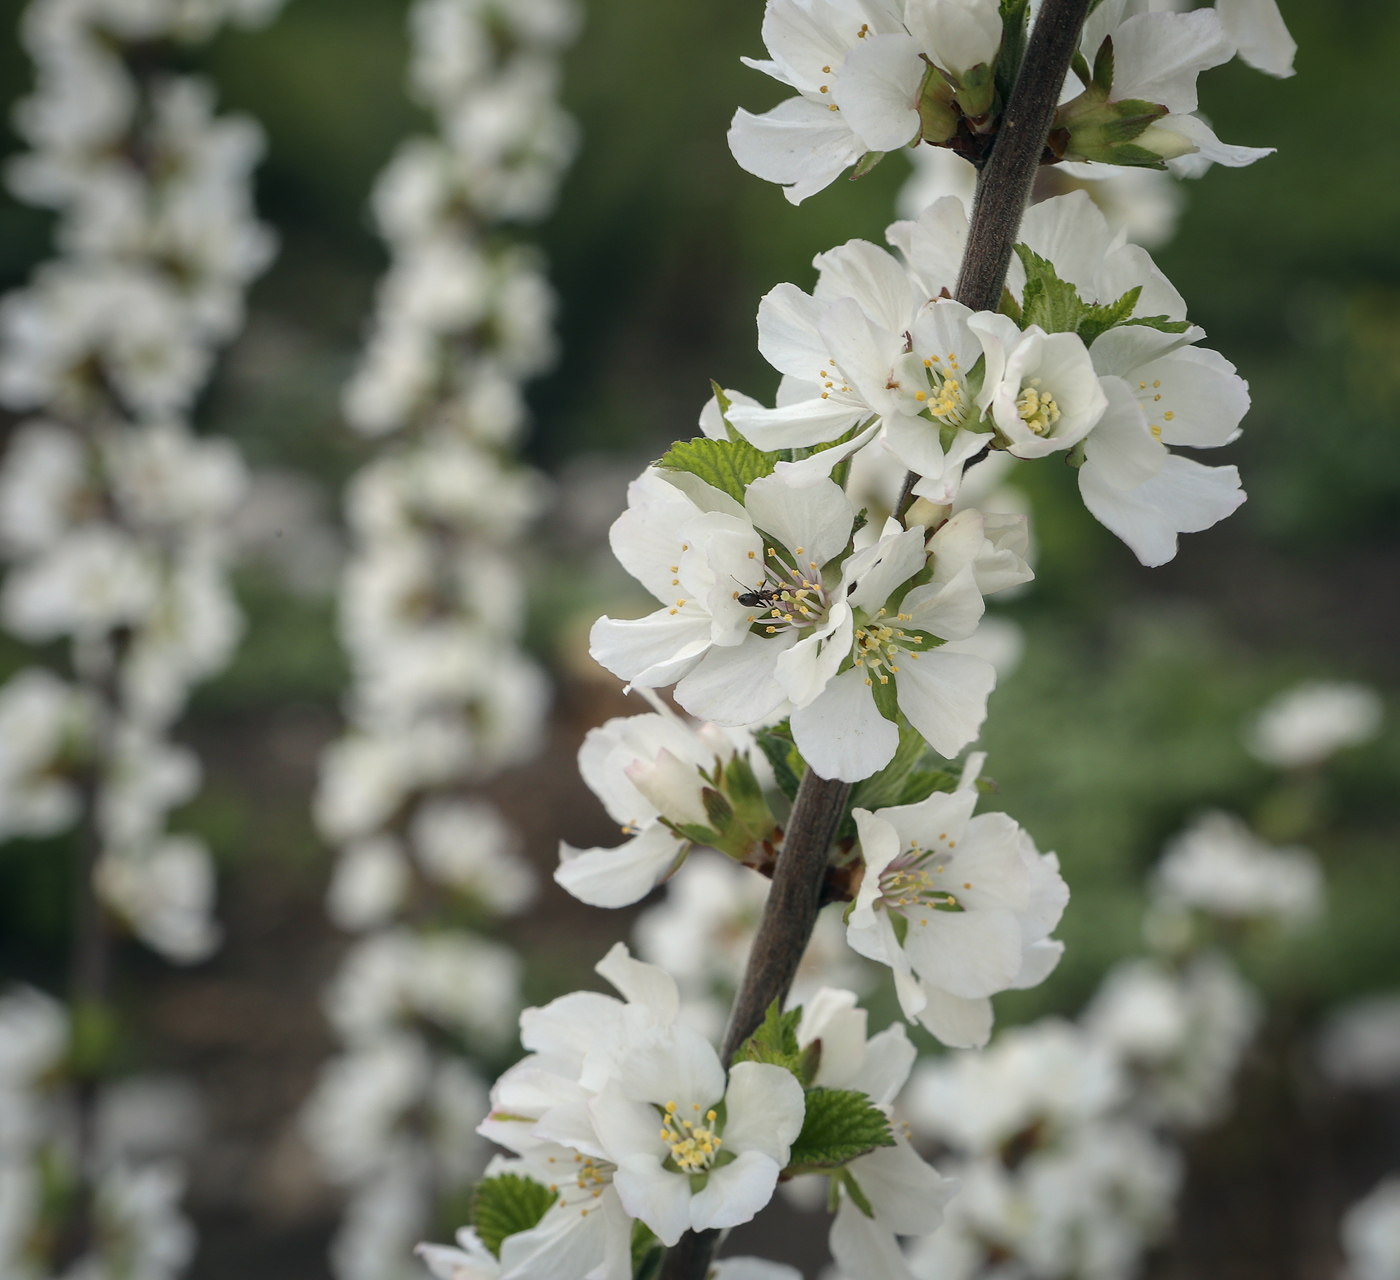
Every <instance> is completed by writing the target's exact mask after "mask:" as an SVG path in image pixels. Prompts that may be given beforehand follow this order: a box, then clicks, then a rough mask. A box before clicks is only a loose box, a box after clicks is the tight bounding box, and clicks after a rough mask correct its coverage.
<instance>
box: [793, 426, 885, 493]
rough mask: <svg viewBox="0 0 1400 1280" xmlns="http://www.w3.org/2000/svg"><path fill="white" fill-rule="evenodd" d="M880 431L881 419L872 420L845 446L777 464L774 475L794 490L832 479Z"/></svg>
mask: <svg viewBox="0 0 1400 1280" xmlns="http://www.w3.org/2000/svg"><path fill="white" fill-rule="evenodd" d="M879 430H880V419H879V418H872V419H871V420H870V425H869V426H867V427H866V428H865V430H864V431H861V432H860V433H859V434H857V435H854V436H852V437H851V438H850V439H849V440H847V441H846V443H845V444H835V445H832V446H831V448H829V449H822V450H821V451H820V452H818V453H813V454H810V455H809V456H808V457H805V458H799V459H798V460H797V461H796V462H779V463H776V464H775V465H774V468H773V474H774V475H777V476H781V477H782V479H783V481H784V482H785V483H787V484H788V485H790V486H791V487H792V488H794V489H805V488H807V486H809V485H814V484H817V483H819V482H820V481H822V480H827V479H830V477H831V471H832V468H833V467H835V466H836V464H837V463H839V462H845V460H846V459H847V458H849V457H851V455H852V454H855V453H857V452H859V451H860V450H861V449H863V448H864V447H865V446H866V445H867V444H869V443H870V441H871V440H872V439H874V437H875V433H876V432H877V431H879Z"/></svg>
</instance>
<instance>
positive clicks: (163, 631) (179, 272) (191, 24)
mask: <svg viewBox="0 0 1400 1280" xmlns="http://www.w3.org/2000/svg"><path fill="white" fill-rule="evenodd" d="M277 7H278V6H277V5H276V4H271V3H257V4H250V3H243V4H236V3H228V4H198V5H192V4H187V3H178V2H176V0H169V2H168V3H133V2H132V0H36V2H35V3H33V4H31V5H30V7H29V8H28V10H27V11H26V12H25V14H24V18H23V22H22V34H23V38H24V41H25V44H26V45H27V47H28V49H29V51H30V53H31V54H32V55H33V58H34V61H35V69H36V75H37V83H36V86H35V89H34V92H33V93H32V95H31V96H30V97H29V98H27V99H25V101H23V102H22V103H21V104H20V105H19V108H18V110H17V113H16V124H17V127H18V129H19V131H20V134H21V135H22V136H23V138H24V139H25V140H26V141H27V142H28V143H29V145H30V147H31V150H30V151H29V152H27V153H25V154H23V155H20V156H19V157H17V158H16V159H14V160H13V161H12V162H11V164H10V166H9V168H8V170H7V173H6V177H7V180H8V182H9V185H10V188H11V190H12V191H14V193H15V194H16V195H17V196H19V197H20V198H21V199H23V200H26V201H28V202H29V203H31V204H38V205H42V206H45V207H49V208H52V209H55V210H56V211H57V212H58V214H59V220H58V224H57V232H56V235H57V241H58V246H59V248H60V250H61V256H60V257H58V258H56V259H54V260H53V261H51V262H49V263H47V264H45V265H44V266H42V267H40V268H39V269H38V271H36V272H35V274H34V277H33V279H32V281H31V282H30V284H29V285H28V286H26V287H25V288H23V289H20V290H18V291H16V292H14V293H12V294H10V295H9V296H8V297H6V298H5V299H4V300H3V302H0V402H3V403H4V405H5V406H6V407H7V408H10V409H12V410H14V411H16V412H18V413H21V414H32V415H34V416H32V417H30V418H28V419H27V420H26V421H24V422H22V423H21V425H20V426H19V427H18V428H17V429H16V431H15V432H14V434H13V436H12V437H11V439H10V442H9V447H8V448H7V450H6V452H5V456H4V459H3V462H0V555H3V557H4V558H5V560H6V561H8V563H9V566H10V567H9V571H8V573H7V574H6V577H5V583H4V589H3V592H0V622H3V625H4V626H5V628H6V629H7V630H8V631H9V632H10V633H11V634H13V635H15V636H16V637H18V638H19V639H21V640H23V641H26V642H29V643H33V644H44V643H47V642H50V641H53V640H58V639H63V638H66V639H69V640H70V641H71V643H72V647H73V670H74V674H75V676H76V683H75V684H74V685H72V686H69V685H68V684H66V683H64V682H61V681H59V680H58V679H57V678H56V677H53V676H50V675H49V674H48V673H46V672H44V671H40V670H37V669H32V670H27V671H24V672H21V673H20V674H19V675H18V676H16V677H15V678H14V679H13V680H11V682H10V683H9V684H8V685H6V686H5V688H4V689H3V690H0V717H4V718H5V719H6V720H7V721H10V720H12V721H14V727H15V728H16V730H17V732H16V733H15V734H7V735H6V738H7V741H6V747H5V748H4V751H5V755H6V759H5V763H4V765H3V766H0V775H3V776H0V832H3V833H4V834H7V835H17V834H25V835H46V834H51V833H54V832H56V831H59V830H62V829H63V828H65V827H67V826H69V825H71V824H72V822H73V821H74V820H75V819H76V818H77V816H78V814H79V811H80V809H81V807H82V803H81V799H80V796H79V793H78V791H77V790H76V789H75V787H74V785H73V782H72V780H73V779H74V778H75V777H77V776H79V775H83V776H85V777H87V778H88V779H89V780H90V781H89V784H88V790H89V792H90V793H91V795H92V796H93V797H94V799H93V803H94V804H95V806H96V810H97V822H98V827H99V830H100V837H99V838H100V840H101V844H102V853H101V863H100V865H99V868H98V880H99V883H100V886H101V889H102V893H103V895H104V897H105V899H106V901H107V903H108V905H109V906H110V907H111V909H113V910H114V911H115V912H116V913H117V914H118V915H120V916H122V917H123V918H125V919H126V920H127V922H128V923H129V924H130V926H131V927H132V929H133V930H134V931H135V932H136V933H137V934H138V935H139V936H140V937H141V938H142V939H143V940H144V941H146V942H147V943H149V944H150V945H152V946H154V947H156V948H157V949H158V950H160V951H162V952H163V953H164V954H166V955H167V956H169V957H170V958H172V959H175V960H177V961H191V960H197V959H200V958H202V957H203V956H205V955H207V954H208V953H209V951H211V950H212V949H213V947H214V946H215V945H216V944H217V942H218V930H217V927H216V926H215V924H214V923H213V921H212V920H211V918H210V910H211V908H212V905H213V868H212V865H211V863H210V861H209V856H208V853H207V851H206V850H205V849H204V848H203V846H202V845H201V844H200V843H199V842H198V841H197V840H195V839H194V838H193V837H190V836H170V835H167V834H165V831H164V828H165V817H166V814H167V813H168V812H169V810H170V809H171V808H173V807H174V806H176V805H178V804H180V803H182V802H183V801H185V800H187V799H189V798H190V796H191V795H192V794H193V793H194V791H195V790H196V789H197V787H198V782H199V769H198V764H197V762H196V761H195V759H194V758H193V757H192V756H191V755H190V754H189V753H188V752H187V751H185V750H184V749H182V748H178V747H176V746H174V745H172V744H171V743H169V742H167V741H165V734H166V732H167V730H168V729H169V726H170V724H171V723H172V721H173V720H174V719H175V718H176V717H177V716H178V715H179V713H180V712H181V710H182V709H183V706H184V703H185V700H186V697H187V695H188V691H189V689H190V687H191V686H192V685H193V684H194V683H196V682H197V681H199V680H201V679H204V678H206V677H207V676H209V675H211V674H212V673H214V672H216V671H218V670H219V669H220V668H221V667H222V666H223V665H224V664H225V663H226V662H227V660H228V658H229V655H230V653H231V652H232V649H233V646H234V644H235V643H236V641H237V639H238V636H239V631H240V626H241V623H240V619H239V614H238V609H237V606H236V604H235V602H234V600H233V597H232V594H231V591H230V588H229V585H228V582H227V578H226V573H227V564H228V559H229V547H228V523H229V519H230V517H231V515H232V513H233V511H234V509H235V508H236V506H237V505H238V503H239V501H240V500H241V498H242V495H243V489H244V484H245V474H244V469H243V465H242V461H241V459H240V457H239V455H238V453H237V451H236V450H235V448H234V447H233V446H232V445H231V444H230V443H229V442H228V441H226V440H218V439H208V438H201V437H198V436H196V435H194V434H193V433H192V432H191V430H190V428H189V425H188V416H189V413H190V410H191V408H192V406H193V403H194V400H195V398H196V396H197V395H198V393H199V390H200V388H201V387H202V385H203V384H204V382H205V380H206V379H207V377H208V373H209V370H210V367H211V364H212V361H213V358H214V354H215V352H216V350H217V348H218V347H219V346H220V344H222V343H224V342H227V341H228V340H229V339H230V338H231V337H233V336H234V335H235V334H236V333H237V331H238V329H239V327H240V325H241V324H242V318H243V293H244V290H245V288H246V286H247V284H248V282H249V281H250V280H251V279H252V277H253V276H255V275H256V274H257V273H258V272H259V271H261V270H262V268H263V267H265V266H266V265H267V263H268V261H269V259H270V258H271V255H272V250H273V239H272V236H271V234H270V233H269V232H268V230H267V229H266V228H265V227H263V226H261V225H259V224H258V223H257V221H256V220H255V218H254V216H253V210H252V205H251V185H250V184H251V173H252V168H253V165H254V164H255V163H256V161H257V160H258V158H259V155H260V153H261V150H262V135H261V133H260V131H259V130H258V127H257V126H256V125H255V124H254V123H253V122H252V121H251V120H248V119H246V118H243V117H237V116H224V117H219V116H217V115H216V114H215V107H214V92H213V88H212V86H211V85H210V84H209V83H208V82H207V81H205V80H203V79H200V78H197V77H191V76H184V75H177V74H174V73H173V72H169V71H163V70H160V69H159V65H160V61H161V60H160V58H159V57H155V58H148V57H144V56H143V57H142V58H141V59H133V58H131V57H129V56H128V55H129V54H130V53H131V51H132V50H133V49H136V48H138V47H140V48H143V49H150V48H158V47H159V46H160V45H161V44H162V42H164V43H165V44H167V45H173V44H176V43H179V42H186V41H190V40H198V39H203V38H206V37H207V36H209V35H210V34H212V33H213V31H214V30H215V29H216V28H217V27H218V26H219V25H220V24H221V23H223V22H225V21H230V20H232V21H239V22H245V23H246V22H250V21H254V20H259V21H260V20H263V19H265V18H267V17H270V16H271V14H272V12H273V11H274V10H275V9H276V8H277Z"/></svg>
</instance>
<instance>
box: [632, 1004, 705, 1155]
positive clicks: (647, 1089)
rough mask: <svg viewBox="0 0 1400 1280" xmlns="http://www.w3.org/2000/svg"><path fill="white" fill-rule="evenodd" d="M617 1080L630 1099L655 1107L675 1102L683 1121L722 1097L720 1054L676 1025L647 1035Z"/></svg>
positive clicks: (697, 1035) (703, 1038)
mask: <svg viewBox="0 0 1400 1280" xmlns="http://www.w3.org/2000/svg"><path fill="white" fill-rule="evenodd" d="M618 1079H619V1081H620V1082H621V1084H622V1087H623V1089H624V1090H625V1091H626V1094H627V1096H628V1097H629V1098H639V1099H641V1100H643V1101H645V1102H652V1103H655V1104H656V1105H657V1106H664V1105H665V1104H666V1103H667V1102H674V1103H675V1104H676V1106H677V1108H678V1109H679V1112H680V1114H681V1116H682V1118H688V1117H689V1115H690V1112H691V1111H692V1110H693V1109H694V1107H695V1106H699V1107H700V1109H701V1110H702V1111H703V1110H706V1109H707V1108H709V1107H711V1106H713V1105H714V1104H715V1103H716V1102H718V1101H719V1100H720V1098H722V1097H723V1096H724V1070H723V1068H722V1067H721V1066H720V1065H719V1055H718V1054H716V1053H715V1051H714V1047H713V1046H712V1045H711V1044H710V1042H709V1041H708V1040H706V1039H705V1037H704V1036H702V1035H701V1034H700V1033H699V1032H698V1031H695V1030H693V1029H692V1028H690V1027H687V1026H684V1025H679V1024H678V1025H673V1026H666V1027H658V1028H656V1029H655V1030H653V1031H651V1032H648V1033H647V1035H646V1036H644V1037H643V1038H642V1040H641V1041H640V1042H639V1043H638V1044H636V1045H634V1046H633V1047H632V1049H631V1051H630V1052H629V1053H628V1055H627V1058H626V1060H625V1061H624V1062H623V1063H622V1067H621V1071H620V1074H619V1076H618ZM655 1128H656V1126H653V1129H655Z"/></svg>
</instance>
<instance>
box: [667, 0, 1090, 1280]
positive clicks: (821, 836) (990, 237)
mask: <svg viewBox="0 0 1400 1280" xmlns="http://www.w3.org/2000/svg"><path fill="white" fill-rule="evenodd" d="M1089 4H1090V0H1046V2H1045V4H1044V5H1043V6H1042V8H1041V11H1040V16H1039V17H1038V19H1037V21H1036V24H1035V28H1034V30H1033V31H1032V32H1031V35H1030V39H1029V41H1028V42H1027V46H1026V55H1025V58H1024V60H1023V61H1022V63H1021V67H1020V69H1019V71H1018V73H1017V76H1016V84H1015V87H1014V88H1013V90H1012V92H1011V100H1010V103H1009V104H1008V106H1007V110H1006V114H1005V117H1004V119H1003V121H1002V124H1001V128H1000V129H999V130H998V132H997V138H996V144H995V146H994V147H993V148H992V152H991V156H990V157H989V159H988V161H987V163H986V166H985V167H984V168H983V170H982V173H981V175H980V177H979V180H978V184H977V200H976V204H975V205H974V208H973V213H972V223H971V228H970V230H969V234H968V240H967V249H966V252H965V254H964V256H963V262H962V270H961V274H960V275H959V278H958V288H957V299H958V301H959V302H961V303H963V304H964V305H966V306H968V307H971V308H973V309H975V310H984V311H995V310H996V309H997V308H998V306H999V305H1000V302H1001V293H1002V289H1003V287H1004V285H1005V283H1006V273H1007V269H1008V268H1009V266H1010V264H1011V255H1012V251H1013V250H1012V247H1013V245H1014V244H1015V243H1016V235H1017V232H1018V230H1019V228H1020V225H1021V217H1022V215H1023V213H1024V212H1025V209H1026V204H1027V201H1028V200H1029V198H1030V193H1031V186H1032V184H1033V183H1034V181H1035V175H1036V171H1037V169H1038V168H1039V167H1040V163H1041V158H1042V156H1043V155H1044V152H1045V140H1046V138H1047V136H1048V135H1049V132H1050V124H1051V121H1052V119H1053V117H1054V114H1055V105H1056V101H1057V99H1058V97H1059V94H1060V89H1061V87H1062V86H1063V85H1064V81H1065V76H1066V74H1067V73H1068V71H1069V65H1070V60H1071V58H1072V57H1073V55H1074V51H1075V46H1076V43H1077V41H1078V39H1079V33H1080V31H1081V30H1082V28H1083V26H1084V20H1085V18H1086V16H1087V15H1088V11H1089ZM916 482H917V477H916V476H915V475H914V474H913V473H912V472H911V473H910V474H909V475H908V476H907V477H906V479H905V483H904V491H903V493H902V494H901V496H900V502H899V507H898V509H899V510H900V511H901V512H902V511H903V510H905V509H906V508H907V506H908V505H909V500H910V497H911V496H912V491H913V487H914V485H915V483H916ZM849 793H850V785H849V784H848V783H844V782H840V781H833V780H829V779H826V778H821V777H818V776H817V774H816V773H815V771H814V770H812V769H808V771H807V773H806V774H805V775H804V777H803V779H802V785H801V788H800V789H799V791H798V793H797V798H796V800H795V801H794V803H793V810H792V815H791V818H790V820H789V822H788V829H787V838H786V840H785V841H784V844H783V848H782V850H781V852H780V853H779V855H778V862H777V866H776V867H775V868H774V872H773V887H772V889H771V890H770V891H769V895H768V900H767V904H766V906H765V908H764V913H763V920H762V922H761V924H760V925H759V930H758V936H757V937H756V938H755V940H754V945H753V950H752V951H751V952H750V955H749V962H748V966H747V968H746V970H745V973H744V980H743V983H742V985H741V986H740V989H739V994H738V996H737V997H736V999H735V1002H734V1008H733V1010H732V1011H731V1013H730V1020H729V1028H728V1030H727V1032H726V1034H725V1038H724V1046H723V1049H722V1050H721V1059H722V1060H723V1061H724V1062H725V1063H726V1064H728V1062H729V1060H730V1058H731V1057H732V1056H733V1054H734V1052H735V1050H736V1049H737V1048H738V1047H739V1045H740V1044H742V1043H743V1042H744V1040H745V1039H747V1037H748V1036H749V1035H751V1034H752V1033H753V1031H754V1029H755V1028H756V1027H757V1026H758V1025H759V1023H760V1022H761V1021H762V1020H763V1015H764V1011H765V1010H766V1009H767V1008H768V1006H769V1005H770V1004H771V1003H772V1002H773V1001H774V1000H779V1001H781V1000H782V998H783V997H784V996H785V995H786V993H787V990H788V987H789V986H790V985H791V982H792V978H793V975H794V974H795V973H796V971H797V967H798V965H799V964H800V963H801V960H802V956H803V953H804V952H805V951H806V949H807V944H808V942H809V941H810V939H811V936H812V929H813V927H814V926H815V924H816V919H817V911H818V908H819V906H820V897H821V888H822V883H823V880H824V878H825V876H826V865H827V851H828V849H829V848H830V846H831V840H832V837H833V836H834V835H835V833H836V829H837V826H838V824H839V823H840V821H841V814H842V811H843V809H844V808H845V804H846V799H847V796H848V795H849ZM718 1240H719V1233H718V1232H717V1231H707V1232H702V1233H694V1232H688V1233H687V1234H686V1235H685V1236H683V1237H682V1238H681V1240H680V1242H679V1243H678V1244H677V1245H676V1246H675V1247H674V1248H672V1249H671V1250H670V1251H669V1252H668V1254H667V1257H666V1262H665V1265H664V1267H663V1270H662V1280H702V1277H703V1276H704V1275H705V1274H706V1272H707V1270H708V1269H709V1266H710V1262H711V1259H712V1257H713V1254H714V1249H715V1246H716V1245H717V1243H718Z"/></svg>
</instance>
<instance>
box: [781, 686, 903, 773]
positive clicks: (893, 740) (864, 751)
mask: <svg viewBox="0 0 1400 1280" xmlns="http://www.w3.org/2000/svg"><path fill="white" fill-rule="evenodd" d="M865 680H866V676H865V670H864V668H862V667H852V668H851V669H850V670H849V671H847V672H844V673H843V674H842V675H839V676H837V677H836V678H835V679H834V680H832V681H831V682H830V683H829V684H828V685H827V686H826V688H825V690H823V692H822V694H821V695H820V696H819V697H818V698H817V699H816V700H815V701H813V702H811V703H809V704H808V705H807V706H805V707H802V708H800V709H798V710H796V711H794V712H793V713H792V720H791V725H792V736H793V740H794V741H795V742H796V743H797V749H798V751H799V752H800V753H801V755H802V758H803V759H804V760H806V762H807V764H808V766H809V767H810V768H812V769H814V770H816V773H817V776H818V777H821V778H840V779H841V781H842V782H859V781H860V780H861V779H862V778H868V777H870V775H871V774H872V773H878V772H879V771H880V770H881V769H883V768H884V767H885V766H886V765H887V764H889V762H890V761H891V760H893V759H894V753H895V752H896V751H897V750H898V749H899V729H898V727H897V726H896V725H895V724H894V722H893V721H890V720H886V719H885V717H884V716H882V715H881V714H880V711H879V708H878V707H876V705H875V695H874V694H873V693H871V691H870V690H869V689H868V688H867V687H866V684H865Z"/></svg>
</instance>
